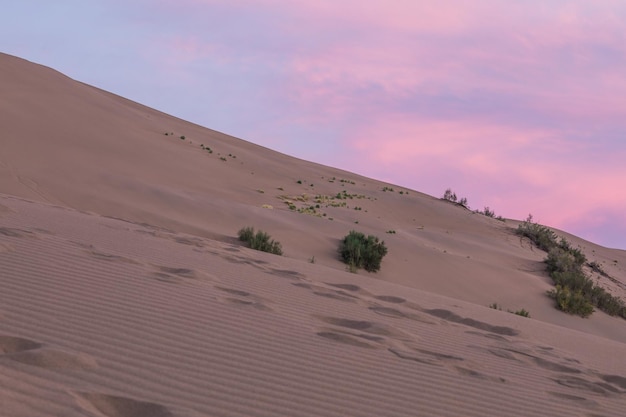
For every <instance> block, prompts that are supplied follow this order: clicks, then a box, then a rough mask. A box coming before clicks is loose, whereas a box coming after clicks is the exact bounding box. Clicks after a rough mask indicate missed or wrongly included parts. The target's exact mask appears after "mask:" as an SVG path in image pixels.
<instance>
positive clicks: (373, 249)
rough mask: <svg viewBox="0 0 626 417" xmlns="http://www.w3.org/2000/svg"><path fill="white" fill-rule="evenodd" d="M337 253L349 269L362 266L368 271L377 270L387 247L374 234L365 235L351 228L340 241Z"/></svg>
mask: <svg viewBox="0 0 626 417" xmlns="http://www.w3.org/2000/svg"><path fill="white" fill-rule="evenodd" d="M339 255H340V256H341V260H342V261H343V262H344V263H346V264H348V266H349V268H350V270H351V271H353V270H354V271H355V270H356V269H358V268H364V269H365V270H366V271H368V272H377V271H379V270H380V263H381V261H382V259H383V257H384V256H385V255H387V247H386V246H385V242H384V241H379V239H378V238H377V237H376V236H373V235H369V236H367V237H366V236H365V235H364V234H363V233H360V232H356V231H354V230H352V231H350V233H348V234H347V235H346V236H345V237H344V238H343V240H342V241H341V242H340V244H339Z"/></svg>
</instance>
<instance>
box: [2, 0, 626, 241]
mask: <svg viewBox="0 0 626 417" xmlns="http://www.w3.org/2000/svg"><path fill="white" fill-rule="evenodd" d="M5 3H6V4H3V6H2V9H3V15H4V16H5V19H3V24H2V25H1V26H0V52H4V53H9V54H12V55H17V56H19V57H22V58H25V59H28V60H31V61H34V62H37V63H40V64H44V65H47V66H50V67H52V68H54V69H56V70H59V71H61V72H63V73H64V74H66V75H68V76H70V77H72V78H74V79H77V80H79V81H82V82H86V83H88V84H91V85H94V86H97V87H100V88H103V89H105V90H108V91H111V92H113V93H116V94H119V95H121V96H124V97H126V98H129V99H132V100H134V101H138V102H140V103H142V104H145V105H148V106H150V107H154V108H156V109H159V110H162V111H165V112H167V113H170V114H173V115H175V116H178V117H180V118H183V119H186V120H189V121H192V122H194V123H198V124H200V125H203V126H206V127H209V128H211V129H215V130H218V131H221V132H224V133H228V134H230V135H233V136H237V137H240V138H242V139H245V140H248V141H250V142H253V143H257V144H259V145H263V146H266V147H268V148H271V149H274V150H277V151H280V152H283V153H286V154H289V155H293V156H296V157H299V158H302V159H306V160H310V161H315V162H319V163H322V164H325V165H330V166H334V167H338V168H342V169H346V170H349V171H352V172H356V173H359V174H362V175H365V176H368V177H372V178H376V179H380V180H383V181H388V182H391V183H393V184H397V185H400V186H404V187H408V188H412V189H415V190H418V191H421V192H425V193H427V194H430V195H433V196H436V197H440V196H442V195H443V193H444V191H445V190H446V189H447V188H451V189H452V190H454V191H455V192H456V194H457V195H458V196H459V197H461V196H462V197H466V198H467V199H468V202H469V205H470V208H472V209H477V210H483V209H484V208H485V207H490V208H491V210H494V211H495V213H496V215H502V216H504V217H507V218H515V219H525V218H526V217H527V216H528V214H530V213H532V214H533V217H534V219H535V220H536V221H538V222H540V223H542V224H546V225H549V226H552V227H556V228H559V229H562V230H565V231H567V232H570V233H573V234H576V235H578V236H581V237H583V238H586V239H588V240H591V241H593V242H596V243H599V244H602V245H604V246H608V247H614V248H620V249H626V1H623V0H593V1H592V0H584V1H583V0H572V1H566V0H550V1H545V0H472V1H464V0H437V1H436V2H435V1H430V0H367V1H362V0H360V1H357V0H306V1H305V0H301V1H298V0H55V1H48V0H41V1H33V0H21V1H19V2H18V1H12V2H5Z"/></svg>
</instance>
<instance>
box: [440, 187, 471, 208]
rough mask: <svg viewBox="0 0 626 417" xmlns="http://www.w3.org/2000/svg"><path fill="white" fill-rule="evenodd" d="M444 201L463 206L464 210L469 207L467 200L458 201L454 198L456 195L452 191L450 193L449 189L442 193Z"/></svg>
mask: <svg viewBox="0 0 626 417" xmlns="http://www.w3.org/2000/svg"><path fill="white" fill-rule="evenodd" d="M442 198H443V199H444V200H447V201H450V202H452V203H456V204H458V205H459V206H463V207H465V208H468V207H469V205H468V204H467V198H465V197H463V198H461V199H459V198H458V197H457V196H456V193H455V192H454V191H452V190H451V189H450V188H448V189H447V190H446V191H445V192H444V193H443V197H442Z"/></svg>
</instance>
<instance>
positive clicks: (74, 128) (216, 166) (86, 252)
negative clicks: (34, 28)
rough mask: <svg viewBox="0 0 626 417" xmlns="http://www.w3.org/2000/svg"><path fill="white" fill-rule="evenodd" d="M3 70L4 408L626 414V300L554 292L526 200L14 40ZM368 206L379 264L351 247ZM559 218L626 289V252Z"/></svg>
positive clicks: (113, 416)
mask: <svg viewBox="0 0 626 417" xmlns="http://www.w3.org/2000/svg"><path fill="white" fill-rule="evenodd" d="M0 87H1V88H2V91H5V92H6V94H3V95H2V97H1V98H0V123H2V125H3V127H4V128H5V132H4V134H3V136H2V138H1V139H0V140H1V144H2V152H1V153H0V285H1V286H2V291H0V368H1V371H0V405H2V410H0V415H7V416H12V417H13V416H15V417H22V416H24V417H26V416H32V415H37V416H39V415H40V416H55V415H65V416H98V417H102V416H107V417H139V416H147V415H150V416H163V417H165V416H167V417H169V416H175V417H179V416H181V417H182V416H251V415H254V416H278V415H285V416H293V415H298V416H320V415H324V416H350V415H355V416H356V415H358V416H369V415H371V416H380V415H394V416H395V415H397V416H400V415H429V416H450V415H464V416H485V415H487V416H501V415H519V416H529V415H550V416H570V415H580V416H600V415H602V416H621V415H623V410H624V409H625V408H626V407H625V406H626V362H625V361H624V360H623V359H622V358H624V357H625V356H624V354H625V353H626V332H624V325H625V324H626V322H625V321H624V320H621V319H619V318H614V317H609V316H607V315H605V314H603V313H600V312H596V313H595V314H594V315H593V316H592V317H591V318H589V319H581V318H578V317H573V316H569V315H567V314H564V313H561V312H559V311H557V310H555V309H554V307H553V305H552V302H551V300H549V299H548V298H547V297H546V296H545V291H546V290H547V289H549V288H551V284H550V281H549V278H548V277H547V275H546V274H545V272H544V271H543V263H542V259H543V257H544V256H545V254H544V253H542V252H541V251H539V250H538V249H536V248H533V247H532V246H531V245H530V244H529V242H528V241H525V240H523V239H520V238H519V237H518V236H516V235H515V234H514V233H513V229H514V228H515V227H516V224H517V223H516V222H515V221H514V220H507V221H506V222H504V223H503V222H499V221H497V220H494V219H490V218H487V217H485V216H481V215H479V214H476V213H472V212H471V211H468V210H466V209H464V208H462V207H459V206H458V205H454V204H450V203H448V202H445V201H441V200H440V199H438V198H434V197H431V196H427V195H424V194H422V193H419V192H417V191H415V190H410V189H407V188H404V187H400V186H397V185H392V184H386V183H382V182H380V181H376V180H372V179H368V178H365V177H362V176H359V175H355V174H353V173H349V172H345V171H341V170H339V169H335V168H330V167H324V166H321V165H318V164H314V163H310V162H306V161H302V160H298V159H295V158H291V157H288V156H286V155H282V154H279V153H276V152H273V151H271V150H269V149H266V148H263V147H260V146H257V145H253V144H250V143H248V142H245V141H242V140H240V139H236V138H232V137H229V136H227V135H223V134H221V133H218V132H215V131H211V130H209V129H205V128H203V127H200V126H197V125H193V124H190V123H187V122H185V121H183V120H180V119H176V118H174V117H171V116H168V115H165V114H162V113H160V112H158V111H156V110H152V109H149V108H147V107H144V106H141V105H139V104H137V103H133V102H131V101H128V100H126V99H123V98H121V97H118V96H115V95H112V94H110V93H107V92H104V91H102V90H99V89H97V88H94V87H91V86H88V85H85V84H82V83H78V82H76V81H73V80H71V79H69V78H67V77H65V76H63V75H62V74H59V73H57V72H55V71H53V70H51V69H48V68H45V67H41V66H38V65H35V64H32V63H28V62H26V61H24V60H21V59H19V58H15V57H10V56H8V55H0ZM165 133H168V134H167V135H165ZM181 136H185V139H181ZM200 145H202V146H200ZM207 147H210V149H211V150H212V153H210V152H209V151H207V149H206V148H207ZM221 158H223V159H221ZM391 188H393V191H391V190H390V189H391ZM400 191H402V194H400ZM338 195H339V197H338ZM343 203H345V204H343ZM290 205H293V206H295V209H291V208H290V207H289V206H290ZM316 205H319V206H320V207H319V208H316V207H315V206H316ZM311 206H313V209H312V208H311ZM270 207H271V208H270ZM331 218H332V220H331ZM357 222H358V223H357ZM248 225H249V226H255V227H257V228H261V229H263V230H267V231H268V232H270V233H271V234H272V236H273V237H274V238H276V239H277V240H278V241H280V242H281V243H282V244H283V248H284V251H285V256H282V257H279V256H275V255H270V254H266V253H261V252H256V251H252V250H249V249H247V248H244V247H243V246H242V245H241V244H240V242H238V241H237V239H236V237H235V236H236V231H237V230H238V229H239V228H240V227H243V226H248ZM350 229H358V230H362V231H364V232H366V233H373V234H376V235H378V236H379V237H381V238H383V239H384V240H385V242H386V244H387V246H388V247H389V255H388V256H387V257H386V258H385V259H384V260H383V264H382V269H381V271H380V273H378V274H367V273H365V272H359V273H358V274H352V273H349V272H348V271H346V269H345V265H343V264H342V263H341V262H340V261H339V260H338V259H337V253H336V247H337V244H338V242H339V239H340V238H341V237H343V235H345V234H346V233H347V232H348V231H349V230H350ZM389 230H393V231H394V232H395V233H392V234H391V233H386V232H387V231H389ZM557 232H558V233H559V234H560V235H561V236H565V237H567V239H568V240H570V241H571V242H572V243H573V244H574V245H580V246H581V247H582V248H583V250H584V251H585V253H586V254H587V256H588V257H589V259H590V261H597V262H598V263H599V264H601V265H602V266H603V268H604V269H605V271H606V272H607V273H608V275H609V276H610V277H611V278H612V279H613V281H611V280H608V279H605V278H602V279H603V281H602V282H603V284H605V285H606V286H607V288H610V289H611V291H613V292H614V293H615V294H618V295H620V294H624V293H626V291H624V286H623V285H624V284H625V283H626V278H625V277H626V274H624V272H623V269H622V268H623V265H624V264H626V255H625V253H624V251H617V250H612V249H607V248H603V247H600V246H598V245H595V244H593V243H591V242H586V241H583V240H581V239H579V238H577V237H575V236H571V235H568V234H566V233H564V232H560V231H557ZM312 257H314V258H315V263H311V262H310V260H311V259H312ZM493 302H497V303H499V304H501V305H503V306H504V307H505V308H510V309H519V308H526V309H527V310H529V311H530V313H531V319H527V318H523V317H519V316H516V315H514V314H510V313H507V312H506V311H496V310H493V309H490V308H488V307H487V306H488V305H489V304H490V303H493ZM2 413H4V414H2Z"/></svg>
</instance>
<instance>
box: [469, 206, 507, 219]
mask: <svg viewBox="0 0 626 417" xmlns="http://www.w3.org/2000/svg"><path fill="white" fill-rule="evenodd" d="M475 213H478V214H482V215H483V216H487V217H491V218H492V219H496V220H500V221H501V222H503V221H505V220H504V217H502V216H496V212H495V211H493V210H491V209H490V208H489V207H485V209H484V210H482V211H481V210H476V211H475Z"/></svg>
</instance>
